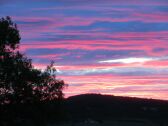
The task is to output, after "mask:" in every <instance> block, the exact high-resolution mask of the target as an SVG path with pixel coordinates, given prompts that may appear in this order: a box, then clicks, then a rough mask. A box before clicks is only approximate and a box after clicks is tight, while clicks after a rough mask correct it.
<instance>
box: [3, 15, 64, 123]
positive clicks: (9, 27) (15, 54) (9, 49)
mask: <svg viewBox="0 0 168 126" xmlns="http://www.w3.org/2000/svg"><path fill="white" fill-rule="evenodd" d="M20 40H21V37H20V34H19V30H18V28H17V25H16V24H15V23H13V21H12V20H11V18H10V17H5V18H0V114H1V118H0V126H6V125H11V126H12V125H23V123H25V124H24V125H26V122H34V124H37V125H40V126H41V125H42V124H43V125H44V124H45V121H48V120H49V119H51V118H52V116H51V115H52V114H53V113H54V114H55V113H56V114H55V115H54V116H55V117H56V119H58V118H60V117H61V114H60V112H59V110H61V109H60V108H59V106H60V104H61V101H62V100H63V96H64V95H63V92H62V90H63V89H64V87H65V86H66V84H65V83H64V81H63V80H59V79H57V78H56V76H55V72H56V70H55V68H54V67H53V66H54V63H53V62H51V64H50V65H49V66H47V68H46V69H45V70H44V71H42V70H38V69H35V68H34V67H33V65H32V62H31V59H29V58H27V57H26V56H25V55H24V54H22V53H21V52H20V51H18V49H19V44H20ZM51 103H52V104H51ZM53 108H54V109H53Z"/></svg>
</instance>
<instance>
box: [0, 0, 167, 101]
mask: <svg viewBox="0 0 168 126" xmlns="http://www.w3.org/2000/svg"><path fill="white" fill-rule="evenodd" d="M5 16H11V17H12V20H13V21H14V22H15V23H17V25H18V29H19V30H20V34H21V37H22V39H21V44H20V51H22V52H23V53H24V54H26V55H27V56H28V57H29V58H31V59H32V62H33V65H34V66H35V67H36V68H38V69H44V68H45V66H46V65H48V64H50V61H51V60H53V61H55V67H56V69H57V78H59V79H63V80H64V81H65V82H66V83H67V84H69V86H68V87H67V88H65V90H64V93H65V97H69V96H72V95H77V94H84V93H98V94H99V93H101V94H109V95H117V96H131V97H142V98H153V99H166V100H168V1H167V0H29V1H27V0H12V1H11V0H0V17H5Z"/></svg>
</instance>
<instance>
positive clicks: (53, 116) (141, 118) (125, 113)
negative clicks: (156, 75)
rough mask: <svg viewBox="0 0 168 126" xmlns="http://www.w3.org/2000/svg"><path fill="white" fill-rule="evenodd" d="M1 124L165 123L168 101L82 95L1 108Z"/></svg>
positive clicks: (106, 125)
mask: <svg viewBox="0 0 168 126" xmlns="http://www.w3.org/2000/svg"><path fill="white" fill-rule="evenodd" d="M1 112H2V113H1V118H0V126H14V125H15V126H168V101H163V100H153V99H141V98H130V97H117V96H109V95H99V94H84V95H78V96H73V97H69V98H67V99H65V100H64V101H62V102H61V103H58V102H55V101H50V102H47V103H46V102H45V103H37V104H26V105H16V106H4V107H1Z"/></svg>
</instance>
